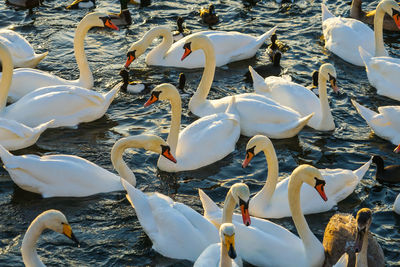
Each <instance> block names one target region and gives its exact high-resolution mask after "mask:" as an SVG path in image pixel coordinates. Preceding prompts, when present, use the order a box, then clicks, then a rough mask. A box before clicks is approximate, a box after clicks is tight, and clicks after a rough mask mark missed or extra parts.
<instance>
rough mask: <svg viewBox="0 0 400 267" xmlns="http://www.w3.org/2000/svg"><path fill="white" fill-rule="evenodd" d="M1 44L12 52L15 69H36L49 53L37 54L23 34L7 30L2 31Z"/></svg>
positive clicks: (0, 31) (0, 35) (0, 33)
mask: <svg viewBox="0 0 400 267" xmlns="http://www.w3.org/2000/svg"><path fill="white" fill-rule="evenodd" d="M0 43H3V44H4V45H5V46H7V48H8V50H10V53H11V56H12V60H13V65H14V68H34V67H36V65H37V64H39V62H40V61H41V60H42V59H44V58H45V57H46V56H47V54H48V53H49V52H45V53H43V54H36V53H35V50H33V47H32V45H31V44H30V43H29V42H28V41H27V40H26V39H25V38H24V37H23V36H22V35H21V34H19V33H17V32H15V31H11V30H7V29H1V30H0Z"/></svg>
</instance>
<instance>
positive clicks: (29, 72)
mask: <svg viewBox="0 0 400 267" xmlns="http://www.w3.org/2000/svg"><path fill="white" fill-rule="evenodd" d="M105 26H107V27H109V28H112V29H116V30H118V27H117V26H115V25H114V24H113V23H112V22H111V20H110V18H109V17H107V15H106V14H102V13H90V14H88V15H86V16H85V17H84V18H83V19H82V20H81V22H80V23H79V24H78V27H77V28H76V32H75V37H74V53H75V59H76V62H77V63H78V67H79V72H80V74H79V79H78V80H65V79H63V78H60V77H58V76H56V75H53V74H50V73H48V72H45V71H41V70H36V69H30V68H21V69H16V70H15V71H14V74H13V78H12V83H11V87H10V91H9V95H8V98H9V101H11V102H15V101H17V100H19V99H20V98H21V97H23V96H24V95H26V94H28V93H29V92H32V91H34V90H36V89H38V88H41V87H46V86H54V85H74V86H80V87H84V88H87V89H91V88H92V87H93V75H92V72H91V70H90V68H89V64H88V61H87V58H86V55H85V51H84V38H85V35H86V33H87V32H88V31H89V29H90V28H92V27H105ZM3 69H4V66H3ZM27 81H29V82H27Z"/></svg>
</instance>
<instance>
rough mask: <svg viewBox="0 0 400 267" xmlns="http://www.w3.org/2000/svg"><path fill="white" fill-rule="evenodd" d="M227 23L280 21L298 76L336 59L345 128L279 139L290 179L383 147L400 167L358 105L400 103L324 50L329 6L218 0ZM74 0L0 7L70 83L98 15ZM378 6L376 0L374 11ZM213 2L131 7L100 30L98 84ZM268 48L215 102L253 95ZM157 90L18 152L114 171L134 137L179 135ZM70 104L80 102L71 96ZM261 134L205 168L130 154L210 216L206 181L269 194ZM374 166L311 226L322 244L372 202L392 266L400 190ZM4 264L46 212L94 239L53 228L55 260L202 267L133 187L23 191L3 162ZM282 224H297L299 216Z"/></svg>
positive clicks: (92, 56)
mask: <svg viewBox="0 0 400 267" xmlns="http://www.w3.org/2000/svg"><path fill="white" fill-rule="evenodd" d="M214 3H215V4H216V10H217V13H218V14H219V15H220V18H221V22H220V23H219V24H218V25H217V26H216V27H215V28H216V29H218V30H227V31H228V30H235V31H240V32H245V33H248V34H252V35H259V34H262V33H264V32H265V31H267V30H269V29H270V28H271V27H273V26H275V25H278V27H279V28H278V30H277V34H278V37H279V39H281V40H282V41H284V42H285V43H286V44H288V46H289V47H290V49H289V50H288V51H287V52H286V53H285V54H284V55H283V58H282V67H283V70H282V72H283V73H285V74H289V75H290V76H292V78H293V80H294V81H295V82H299V83H301V84H309V83H310V73H311V72H312V71H313V70H314V69H318V68H319V66H320V65H321V64H322V63H324V62H330V63H332V64H334V66H335V68H336V70H337V75H338V85H339V87H340V89H341V90H340V94H338V95H335V94H334V93H333V92H332V90H330V89H329V92H328V94H329V98H330V106H331V108H332V112H333V116H334V119H335V123H336V129H335V130H334V131H333V132H318V131H315V130H312V129H311V128H308V127H306V128H305V129H304V130H302V131H301V132H300V134H299V135H298V136H296V137H294V138H291V139H285V140H273V143H274V146H275V149H276V152H277V155H278V159H279V165H280V176H281V177H286V176H287V175H288V174H290V173H291V171H292V170H293V169H294V168H295V167H296V166H297V165H298V164H301V163H309V164H313V165H314V166H316V167H318V168H347V169H352V170H353V169H357V168H358V167H359V166H360V165H361V164H363V163H364V162H366V161H368V159H369V158H370V156H371V155H372V154H379V155H381V156H382V157H383V158H384V159H385V161H386V162H387V164H399V163H400V160H399V156H398V155H396V154H394V153H393V152H392V149H393V145H392V144H391V143H389V142H388V141H385V140H383V139H381V138H379V137H377V136H375V135H373V134H371V130H370V128H369V127H368V126H367V124H366V123H365V122H364V120H363V119H362V118H361V117H360V116H359V115H358V114H357V112H356V111H355V109H354V108H353V107H352V105H351V102H350V99H351V98H355V99H357V101H359V102H360V103H361V104H364V105H366V106H367V107H370V108H372V109H374V110H376V108H377V107H378V106H381V105H388V104H398V103H397V102H396V101H394V100H390V99H388V98H385V97H382V96H378V95H376V90H375V89H374V88H373V87H371V86H370V85H369V83H368V80H367V76H366V73H365V70H364V68H361V67H355V66H352V65H350V64H348V63H346V62H344V61H343V60H341V59H340V58H338V57H336V56H334V55H332V54H331V53H330V52H329V51H326V50H325V49H324V48H323V39H322V38H321V35H322V29H321V16H320V1H310V0H300V1H296V2H295V3H294V4H283V5H278V4H276V3H275V2H273V1H266V0H262V1H260V2H258V3H257V4H256V5H255V6H246V5H245V4H244V2H241V1H229V0H227V1H215V2H214ZM65 4H66V3H65V2H64V1H54V0H51V1H50V0H45V1H44V5H43V6H42V7H40V8H39V9H36V10H35V11H34V12H33V14H32V15H29V14H28V12H27V11H24V10H20V11H18V10H14V9H13V8H10V7H8V6H6V5H5V4H4V1H1V2H0V27H7V28H12V29H14V30H16V31H17V32H19V33H21V34H23V35H24V36H25V37H26V38H27V39H28V40H29V42H31V43H32V44H33V46H34V47H35V48H36V51H37V52H44V51H49V55H48V56H47V57H46V58H45V59H44V60H43V61H42V62H41V63H40V64H39V65H38V68H39V69H42V70H46V71H50V72H52V73H54V74H57V75H59V76H61V77H64V78H67V79H76V78H78V74H79V71H78V68H77V65H76V63H75V58H74V55H73V50H72V49H73V48H72V47H73V45H72V41H73V36H74V30H75V27H76V25H77V23H78V22H79V21H80V20H81V18H82V17H83V16H84V15H85V14H86V13H87V10H70V11H68V10H66V9H65V8H64V6H65ZM327 4H328V8H329V9H330V10H331V11H332V12H333V13H334V14H336V15H342V16H348V14H349V9H350V5H349V3H348V2H347V1H342V0H338V1H333V0H329V1H328V3H327ZM376 4H377V1H373V2H369V3H365V4H364V6H365V7H364V8H365V9H369V10H370V9H373V8H374V7H375V6H376ZM204 5H207V2H205V1H161V0H160V1H153V3H152V5H151V6H149V7H146V8H138V7H137V6H129V9H130V11H131V13H132V19H133V25H131V26H130V27H128V28H122V29H121V30H120V31H119V32H116V31H112V30H103V29H92V30H91V31H90V32H89V34H88V36H87V37H86V53H87V55H88V60H89V63H90V66H91V68H92V71H93V74H94V78H95V87H94V90H96V91H99V92H105V91H107V90H109V89H110V88H112V86H113V85H115V84H116V83H117V82H119V81H120V77H119V75H118V72H119V70H120V68H121V67H122V64H123V63H124V62H125V59H126V57H125V54H126V51H127V49H128V47H129V45H130V44H131V43H132V42H134V41H136V40H137V39H138V38H140V37H141V36H142V35H143V34H144V33H145V32H147V31H148V30H149V29H151V28H152V27H154V26H157V25H169V26H171V27H175V25H174V24H175V20H176V17H177V16H178V15H180V16H183V17H184V18H185V21H186V24H187V27H188V28H190V29H191V30H192V31H201V30H206V29H207V27H206V26H205V25H202V24H201V23H200V22H199V19H198V17H197V15H198V14H197V10H198V9H199V7H200V6H204ZM99 10H102V11H114V12H117V11H118V10H119V4H118V1H116V0H114V1H97V8H96V11H99ZM399 36H400V35H399V34H394V33H391V34H388V33H385V36H384V38H385V41H386V44H387V47H388V49H389V52H390V54H391V55H393V56H395V57H400V52H399V50H398V49H399V47H400V42H399ZM265 48H266V45H264V46H263V47H262V48H261V49H260V50H259V51H258V52H257V57H256V58H252V59H249V60H245V61H241V62H237V63H233V64H230V65H228V66H225V67H223V68H218V69H217V71H216V75H215V79H214V83H213V87H212V90H211V92H210V96H209V98H220V97H222V96H224V95H226V94H235V93H241V92H251V91H252V86H251V84H250V83H248V82H246V81H245V80H244V78H243V77H244V76H243V75H244V73H245V72H246V71H247V67H248V65H249V64H251V65H252V66H258V65H262V64H265V63H266V62H268V57H267V55H266V54H265V53H264V51H265ZM132 67H134V68H135V70H134V72H133V73H134V74H135V75H136V77H135V78H136V79H141V80H143V81H146V82H148V83H150V84H151V87H153V86H155V85H157V84H159V83H162V82H171V83H175V84H176V83H177V78H178V75H179V72H180V70H179V69H173V68H161V67H157V68H153V67H152V68H150V67H147V66H146V65H145V63H144V56H142V57H140V58H139V59H138V60H137V61H135V63H133V64H132ZM184 72H185V73H186V75H187V78H188V79H187V80H188V84H187V90H188V91H189V92H190V93H192V92H194V91H195V89H196V88H197V85H198V82H199V80H200V78H201V74H202V70H189V71H187V70H185V71H184ZM148 97H149V95H148V94H147V95H146V94H144V95H128V94H124V93H120V94H119V95H118V96H117V97H116V99H115V100H114V102H113V103H112V104H111V106H110V108H109V109H108V111H107V113H106V115H105V116H104V117H102V118H101V119H99V120H97V121H94V122H91V123H85V124H82V125H80V126H79V128H78V129H52V130H48V131H46V132H45V133H44V134H43V135H42V137H41V138H40V139H39V141H38V142H37V144H36V145H34V146H32V147H30V148H27V149H23V150H20V151H17V152H15V153H16V154H27V153H34V154H38V155H43V154H45V153H63V154H73V155H77V156H80V157H84V158H86V159H88V160H90V161H92V162H94V163H96V164H98V165H100V166H102V167H104V168H107V169H109V170H112V165H111V161H110V150H111V147H112V145H113V144H114V143H115V141H116V140H118V139H119V138H121V137H123V136H127V135H135V134H141V133H154V134H158V135H161V136H162V137H163V138H166V136H167V133H168V130H169V122H170V116H169V111H170V107H169V105H168V104H167V103H159V104H155V105H153V106H151V107H149V108H144V107H143V104H144V102H145V101H146V99H147V98H148ZM187 103H188V98H186V99H184V100H183V106H184V108H185V110H184V112H183V120H182V122H183V124H184V125H186V124H188V123H190V122H192V121H194V120H195V117H194V116H193V115H191V114H189V113H188V111H187V110H186V107H187ZM66 104H68V103H66ZM248 139H249V138H247V137H241V138H240V140H239V142H238V143H237V145H236V150H235V151H234V152H233V153H232V154H231V155H229V156H227V157H226V158H225V159H223V160H222V161H220V162H218V163H215V164H213V165H212V166H209V167H205V168H203V169H201V170H197V171H193V172H183V173H178V174H168V173H163V172H159V171H158V170H157V167H156V163H157V155H155V154H152V153H143V151H135V150H130V151H129V153H127V154H126V156H125V159H126V161H127V162H128V163H129V165H130V166H131V168H132V170H133V171H134V172H135V174H136V177H137V179H138V187H139V188H140V189H142V190H144V191H146V192H153V191H158V192H161V193H164V194H167V195H169V196H171V197H172V198H173V199H174V200H176V201H180V202H183V203H185V204H187V205H190V206H191V207H193V208H195V209H196V210H197V211H199V212H202V208H201V204H200V200H199V198H198V194H197V189H198V188H202V189H203V190H204V191H205V192H206V193H207V194H209V195H210V196H211V197H212V199H214V200H215V201H217V202H222V201H223V200H224V196H225V194H226V192H227V191H228V188H229V187H230V186H231V185H232V184H234V183H236V182H241V181H245V182H246V184H247V185H249V187H250V190H251V192H252V193H255V192H257V191H258V190H260V189H261V187H262V186H263V184H264V182H265V178H266V175H267V170H266V164H265V158H264V157H263V156H261V155H260V156H257V157H256V158H255V159H254V160H253V161H252V163H251V166H249V167H248V168H246V169H242V168H241V162H242V160H243V159H244V155H245V146H246V143H247V141H248ZM374 173H375V168H374V167H372V168H371V169H370V170H369V171H368V172H367V174H366V176H365V178H364V179H363V180H362V181H361V184H360V185H359V186H357V188H356V190H355V192H354V193H353V194H352V195H350V196H349V197H348V198H347V199H346V200H344V201H342V202H341V203H339V205H338V207H337V209H336V210H335V211H330V212H325V213H322V214H317V215H311V216H307V217H306V218H307V221H308V223H309V224H310V227H311V230H312V231H313V232H314V233H315V234H316V235H317V237H318V238H319V239H320V240H322V236H323V232H324V229H325V226H326V224H327V222H328V221H329V218H330V217H331V216H332V215H333V214H334V213H335V212H336V211H340V212H349V213H352V214H355V213H356V211H357V210H358V209H360V208H362V207H369V208H371V209H372V210H373V211H374V218H373V222H372V227H371V230H372V231H373V232H374V233H375V235H376V237H377V238H378V240H379V242H380V244H381V245H382V247H383V250H384V253H385V259H386V263H387V266H395V265H399V264H400V253H399V252H400V248H399V242H400V232H399V226H400V216H398V215H395V214H394V213H393V212H392V204H393V202H394V199H395V197H396V195H397V194H398V193H400V187H399V186H397V187H396V186H393V187H388V186H386V185H384V186H382V185H380V184H378V183H377V182H376V181H375V180H374V179H373V175H374ZM0 178H1V179H0V205H1V206H0V207H1V209H0V263H1V264H0V265H1V266H15V265H21V264H22V258H21V254H20V246H21V241H22V237H23V234H24V232H25V231H26V229H27V227H28V226H29V224H30V222H31V221H32V220H33V219H34V218H35V217H36V216H37V215H38V214H39V213H41V212H42V211H44V210H47V209H50V208H54V209H59V210H61V211H62V212H63V213H64V214H65V215H66V216H67V218H68V220H69V221H70V223H71V225H72V228H73V230H74V232H75V235H76V236H77V237H78V239H79V240H80V241H81V242H82V245H81V247H80V248H77V247H75V246H74V245H71V242H70V241H69V240H67V239H66V238H65V237H63V236H61V235H59V234H56V233H53V232H46V233H45V234H43V236H42V238H41V239H40V240H39V242H38V253H39V255H40V256H41V258H42V259H43V261H44V263H45V264H48V265H53V266H54V265H57V266H59V265H75V266H86V265H87V266H100V265H104V266H111V265H131V266H132V265H135V266H139V265H157V266H168V265H171V266H172V265H173V266H190V265H191V263H190V262H188V261H176V260H171V259H167V258H164V257H162V256H161V255H159V254H158V253H156V252H155V251H153V250H152V249H151V241H150V239H149V238H148V237H147V236H146V234H145V233H144V232H143V230H142V228H141V226H140V224H139V222H138V220H137V217H136V214H135V211H134V209H133V208H132V207H131V205H130V204H129V202H128V201H127V199H126V197H125V194H124V193H123V192H116V193H108V194H100V195H96V196H91V197H87V198H50V199H42V198H41V197H40V196H38V195H36V194H32V193H28V192H25V191H23V190H21V189H19V188H18V187H17V186H16V185H15V184H14V183H13V182H12V181H11V180H10V178H9V175H8V173H7V172H6V171H5V170H4V169H0ZM276 222H278V223H280V224H282V225H283V226H285V227H287V228H289V229H290V230H292V231H295V229H294V226H293V224H292V220H291V219H283V220H276Z"/></svg>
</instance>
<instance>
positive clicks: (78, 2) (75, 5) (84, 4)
mask: <svg viewBox="0 0 400 267" xmlns="http://www.w3.org/2000/svg"><path fill="white" fill-rule="evenodd" d="M94 7H96V2H95V0H75V1H74V2H72V4H70V5H68V6H67V9H79V8H94Z"/></svg>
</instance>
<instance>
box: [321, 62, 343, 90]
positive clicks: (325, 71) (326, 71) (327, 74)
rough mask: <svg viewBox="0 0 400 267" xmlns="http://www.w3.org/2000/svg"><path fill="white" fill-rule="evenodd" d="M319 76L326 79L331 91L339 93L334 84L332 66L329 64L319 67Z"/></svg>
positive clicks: (334, 73) (334, 75)
mask: <svg viewBox="0 0 400 267" xmlns="http://www.w3.org/2000/svg"><path fill="white" fill-rule="evenodd" d="M319 75H321V76H322V77H324V79H326V80H327V81H329V82H330V83H331V86H332V89H333V91H334V92H335V93H337V92H338V91H339V88H338V87H337V82H336V70H335V67H333V65H332V64H330V63H325V64H322V65H321V67H320V68H319Z"/></svg>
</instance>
